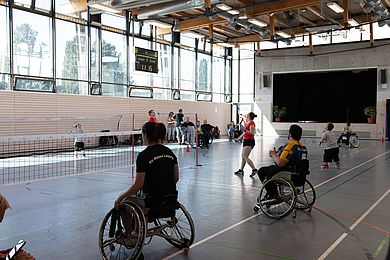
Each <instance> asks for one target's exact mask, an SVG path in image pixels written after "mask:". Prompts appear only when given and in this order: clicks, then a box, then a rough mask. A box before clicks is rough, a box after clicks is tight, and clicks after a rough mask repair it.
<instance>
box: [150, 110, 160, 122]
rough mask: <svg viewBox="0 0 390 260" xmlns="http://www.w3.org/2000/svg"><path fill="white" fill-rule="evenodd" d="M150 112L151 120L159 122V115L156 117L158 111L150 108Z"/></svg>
mask: <svg viewBox="0 0 390 260" xmlns="http://www.w3.org/2000/svg"><path fill="white" fill-rule="evenodd" d="M148 114H149V117H150V118H149V122H153V123H158V121H157V117H156V112H154V110H149V112H148Z"/></svg>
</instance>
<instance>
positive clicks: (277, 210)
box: [253, 159, 316, 219]
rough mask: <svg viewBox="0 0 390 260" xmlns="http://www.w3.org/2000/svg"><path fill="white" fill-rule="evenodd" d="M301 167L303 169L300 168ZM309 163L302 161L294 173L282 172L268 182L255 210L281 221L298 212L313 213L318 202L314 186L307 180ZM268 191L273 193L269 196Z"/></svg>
mask: <svg viewBox="0 0 390 260" xmlns="http://www.w3.org/2000/svg"><path fill="white" fill-rule="evenodd" d="M300 167H301V168H300ZM308 169H309V161H308V160H306V159H305V160H301V162H300V163H299V165H297V166H296V168H295V170H294V171H293V172H288V171H282V172H279V173H277V174H275V175H274V176H273V177H272V178H271V179H269V180H267V181H266V182H265V183H264V185H263V187H262V189H261V190H260V194H259V196H258V197H257V200H256V203H255V205H254V208H253V210H254V211H255V212H258V211H259V210H261V211H262V212H263V213H264V214H265V215H267V216H268V217H270V218H273V219H281V218H284V217H286V216H288V215H289V214H290V213H291V212H293V218H294V219H295V218H296V210H307V211H308V213H311V210H312V208H313V205H314V203H315V201H316V192H315V190H314V187H313V185H312V184H311V183H310V182H309V181H308V180H307V179H306V176H307V175H309V174H310V172H309V170H308ZM267 190H268V191H272V194H269V193H268V192H267Z"/></svg>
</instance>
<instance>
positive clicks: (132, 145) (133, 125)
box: [131, 113, 135, 178]
mask: <svg viewBox="0 0 390 260" xmlns="http://www.w3.org/2000/svg"><path fill="white" fill-rule="evenodd" d="M134 128H135V115H134V113H133V119H132V127H131V129H132V131H133V134H132V135H131V178H134V141H135V140H134Z"/></svg>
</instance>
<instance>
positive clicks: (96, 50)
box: [90, 28, 101, 81]
mask: <svg viewBox="0 0 390 260" xmlns="http://www.w3.org/2000/svg"><path fill="white" fill-rule="evenodd" d="M100 59H101V57H100V43H99V29H96V28H91V60H90V62H91V65H90V66H91V72H90V73H91V80H92V81H99V78H100Z"/></svg>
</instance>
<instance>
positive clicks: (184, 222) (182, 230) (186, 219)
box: [154, 203, 195, 248]
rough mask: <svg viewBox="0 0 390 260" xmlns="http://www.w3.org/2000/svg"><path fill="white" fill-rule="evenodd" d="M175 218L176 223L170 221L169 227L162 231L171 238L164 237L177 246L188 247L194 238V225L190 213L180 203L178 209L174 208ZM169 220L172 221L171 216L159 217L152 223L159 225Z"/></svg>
mask: <svg viewBox="0 0 390 260" xmlns="http://www.w3.org/2000/svg"><path fill="white" fill-rule="evenodd" d="M175 220H176V223H172V224H171V225H170V227H167V228H165V229H164V230H163V231H162V233H163V234H164V235H165V236H168V237H171V238H172V239H169V238H165V239H166V240H167V241H168V242H169V243H170V244H171V245H173V246H175V247H177V248H188V247H190V246H191V245H192V243H194V239H195V225H194V221H193V220H192V217H191V215H190V213H189V212H188V211H187V209H186V208H185V207H184V206H183V205H182V204H181V203H180V207H179V209H177V210H176V214H175ZM170 222H172V220H171V218H159V219H156V220H155V221H154V224H155V225H156V226H161V225H164V224H167V223H170ZM179 241H180V242H179Z"/></svg>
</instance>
